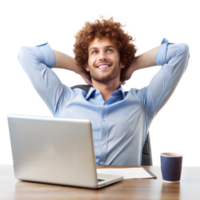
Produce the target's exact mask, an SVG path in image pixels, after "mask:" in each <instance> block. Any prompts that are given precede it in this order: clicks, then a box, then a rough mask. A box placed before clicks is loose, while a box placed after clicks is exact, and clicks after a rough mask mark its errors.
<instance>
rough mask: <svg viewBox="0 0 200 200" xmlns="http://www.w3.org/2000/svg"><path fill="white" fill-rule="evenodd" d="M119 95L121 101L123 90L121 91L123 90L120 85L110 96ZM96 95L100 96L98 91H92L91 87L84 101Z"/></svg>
mask: <svg viewBox="0 0 200 200" xmlns="http://www.w3.org/2000/svg"><path fill="white" fill-rule="evenodd" d="M120 93H121V94H122V96H123V99H124V97H125V94H124V90H123V88H122V86H121V85H120V87H119V88H118V89H117V90H115V91H114V92H113V93H112V95H119V94H120ZM96 94H100V91H99V90H96V89H94V88H93V87H91V88H90V89H89V91H88V93H87V95H86V100H87V99H88V98H90V97H91V96H92V95H96Z"/></svg>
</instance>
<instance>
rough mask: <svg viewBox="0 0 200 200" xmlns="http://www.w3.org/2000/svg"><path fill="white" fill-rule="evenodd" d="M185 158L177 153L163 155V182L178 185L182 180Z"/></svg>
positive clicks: (161, 157) (161, 156)
mask: <svg viewBox="0 0 200 200" xmlns="http://www.w3.org/2000/svg"><path fill="white" fill-rule="evenodd" d="M182 158H183V156H182V155H180V154H177V153H161V155H160V159H161V171H162V177H163V181H165V182H167V183H177V182H179V181H180V178H181V170H182Z"/></svg>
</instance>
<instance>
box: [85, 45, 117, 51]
mask: <svg viewBox="0 0 200 200" xmlns="http://www.w3.org/2000/svg"><path fill="white" fill-rule="evenodd" d="M107 48H113V49H115V47H114V46H112V45H109V46H106V47H105V49H107ZM92 49H98V47H92V48H90V49H89V51H91V50H92Z"/></svg>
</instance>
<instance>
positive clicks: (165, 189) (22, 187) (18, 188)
mask: <svg viewBox="0 0 200 200" xmlns="http://www.w3.org/2000/svg"><path fill="white" fill-rule="evenodd" d="M108 167H111V168H113V167H116V168H117V167H134V166H100V167H99V168H108ZM145 167H146V166H145ZM147 168H148V169H149V170H151V171H152V172H153V173H154V174H155V175H156V176H157V179H126V180H124V181H123V182H119V183H115V184H113V185H110V186H107V187H105V188H102V189H99V190H91V189H85V188H76V187H68V186H59V185H50V184H40V183H32V182H23V181H18V180H17V179H15V177H14V172H13V166H11V165H0V200H7V199H8V200H10V199H20V200H21V199H22V200H23V199H24V200H25V199H26V200H27V199H40V200H41V199H42V200H45V199H53V200H57V199H59V200H61V199H70V200H73V199H81V200H82V199H87V200H90V199H92V200H94V199H102V200H107V199H109V200H115V199H116V200H118V199H123V200H126V199H137V200H138V199H142V200H144V199H148V200H151V199H153V200H156V199H166V200H172V199H174V200H176V199H181V200H182V199H187V200H188V199H192V200H196V199H198V200H199V199H200V167H183V169H182V175H181V182H180V183H174V184H169V183H164V182H163V181H162V175H161V169H160V167H154V166H151V167H147Z"/></svg>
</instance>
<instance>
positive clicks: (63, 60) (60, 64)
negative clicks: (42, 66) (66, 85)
mask: <svg viewBox="0 0 200 200" xmlns="http://www.w3.org/2000/svg"><path fill="white" fill-rule="evenodd" d="M53 53H54V56H55V60H56V63H55V66H54V68H62V69H67V70H71V71H74V72H75V73H77V74H80V73H81V71H80V69H79V68H78V67H77V65H76V61H75V59H74V58H72V57H71V56H68V55H66V54H64V53H61V52H59V51H56V50H53Z"/></svg>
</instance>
